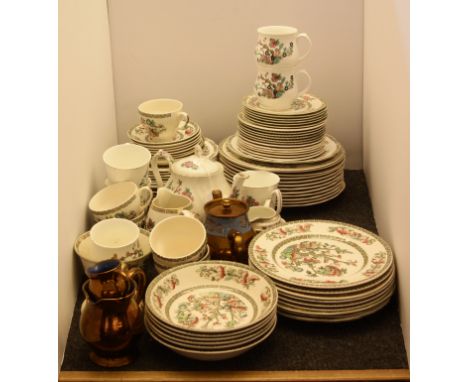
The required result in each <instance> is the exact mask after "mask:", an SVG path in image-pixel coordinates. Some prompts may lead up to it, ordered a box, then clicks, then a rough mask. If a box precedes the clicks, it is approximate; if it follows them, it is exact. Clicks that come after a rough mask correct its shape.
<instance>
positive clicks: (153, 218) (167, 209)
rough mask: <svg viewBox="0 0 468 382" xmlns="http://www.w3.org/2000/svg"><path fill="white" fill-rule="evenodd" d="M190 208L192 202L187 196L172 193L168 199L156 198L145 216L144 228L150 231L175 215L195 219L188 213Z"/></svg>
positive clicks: (193, 215) (192, 214) (191, 213)
mask: <svg viewBox="0 0 468 382" xmlns="http://www.w3.org/2000/svg"><path fill="white" fill-rule="evenodd" d="M163 199H165V200H163ZM191 208H192V201H191V200H190V199H189V198H188V197H187V196H184V195H177V194H173V193H172V195H170V196H169V198H160V197H159V196H157V197H156V198H154V199H153V201H152V202H151V206H150V208H149V210H148V214H147V216H146V226H145V228H146V229H147V230H152V229H153V227H154V226H155V225H156V224H157V223H159V222H160V221H162V220H164V219H167V218H169V217H171V216H175V215H184V216H190V217H195V214H194V213H193V212H191V211H188V210H190V209H191Z"/></svg>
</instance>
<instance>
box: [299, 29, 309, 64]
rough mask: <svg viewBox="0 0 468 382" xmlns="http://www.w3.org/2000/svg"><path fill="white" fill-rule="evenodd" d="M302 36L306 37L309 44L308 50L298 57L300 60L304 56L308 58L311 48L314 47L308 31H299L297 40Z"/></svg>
mask: <svg viewBox="0 0 468 382" xmlns="http://www.w3.org/2000/svg"><path fill="white" fill-rule="evenodd" d="M301 37H302V38H305V39H306V41H307V42H308V44H307V50H306V52H305V53H304V54H303V55H302V56H300V57H299V58H298V59H297V60H298V61H302V60H303V59H304V58H306V57H307V56H308V55H309V53H310V50H311V49H312V41H311V40H310V38H309V35H308V34H307V33H299V34H298V35H297V36H296V40H299V38H301Z"/></svg>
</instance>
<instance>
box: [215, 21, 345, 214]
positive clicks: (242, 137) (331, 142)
mask: <svg viewBox="0 0 468 382" xmlns="http://www.w3.org/2000/svg"><path fill="white" fill-rule="evenodd" d="M258 33H259V38H258V42H257V49H256V56H257V65H258V75H257V80H256V82H255V95H251V96H248V97H245V98H244V100H243V109H242V111H241V113H240V114H239V115H238V132H237V134H235V135H232V136H229V137H228V138H226V139H225V140H224V141H223V142H222V143H221V144H220V161H221V162H222V163H223V164H224V165H225V167H226V176H227V177H228V179H229V180H231V179H232V177H233V175H234V174H235V173H236V172H239V171H243V170H266V171H272V172H275V173H277V174H279V175H280V177H281V182H280V189H281V191H282V192H283V203H284V206H286V207H293V206H304V205H313V204H318V203H323V202H325V201H327V200H330V199H332V198H334V197H336V196H337V195H339V194H340V193H341V192H342V191H343V190H344V187H345V183H344V161H345V152H344V150H343V148H342V147H341V145H340V144H339V143H338V142H337V141H336V140H335V139H334V138H333V137H332V136H330V135H326V120H327V107H326V105H325V103H324V102H323V101H321V100H320V99H319V98H317V97H314V96H311V95H309V94H306V92H307V90H308V89H309V87H310V76H309V75H308V74H307V72H306V71H304V70H299V71H297V69H296V68H297V66H298V64H299V63H300V62H301V61H302V60H303V58H304V57H305V56H306V55H307V54H308V53H309V51H310V45H309V50H308V51H307V52H306V53H305V54H304V55H302V56H301V57H298V52H297V40H298V38H300V37H303V38H306V40H308V41H309V43H310V40H309V38H308V36H307V35H306V34H305V33H300V34H298V33H297V29H296V28H292V27H285V26H271V27H262V28H259V29H258ZM299 74H302V75H304V76H305V77H306V78H307V80H308V84H307V86H305V88H304V89H303V90H302V91H300V92H299V91H298V85H297V83H298V77H299Z"/></svg>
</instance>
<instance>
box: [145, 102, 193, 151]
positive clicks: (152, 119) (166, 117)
mask: <svg viewBox="0 0 468 382" xmlns="http://www.w3.org/2000/svg"><path fill="white" fill-rule="evenodd" d="M183 106H184V105H183V104H182V102H180V101H178V100H176V99H168V98H159V99H152V100H149V101H146V102H143V103H142V104H140V105H139V106H138V112H139V113H140V122H141V124H142V125H144V126H146V127H147V128H149V129H150V130H151V132H152V133H153V135H154V136H156V137H157V138H158V140H160V141H161V142H167V141H171V140H173V139H174V138H175V136H176V135H177V128H178V127H179V125H180V122H182V121H184V127H185V126H186V125H187V123H189V116H188V114H187V113H185V112H183V111H182V108H183Z"/></svg>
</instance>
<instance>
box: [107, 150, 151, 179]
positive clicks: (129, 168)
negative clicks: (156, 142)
mask: <svg viewBox="0 0 468 382" xmlns="http://www.w3.org/2000/svg"><path fill="white" fill-rule="evenodd" d="M102 159H103V161H104V164H105V165H106V173H107V181H108V182H109V183H110V184H112V183H119V182H127V181H131V182H133V183H135V184H137V185H139V184H140V183H141V182H142V180H143V179H144V177H145V175H146V174H147V172H148V168H149V163H150V160H151V152H150V151H149V150H148V149H147V148H145V147H143V146H139V145H134V144H132V143H124V144H122V145H116V146H112V147H109V148H108V149H107V150H106V151H104V154H103V155H102Z"/></svg>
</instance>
